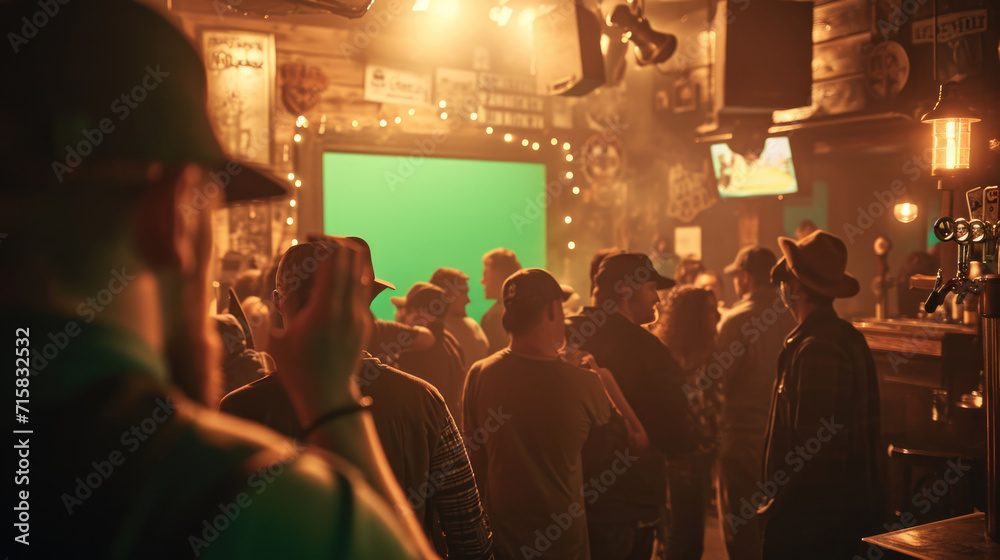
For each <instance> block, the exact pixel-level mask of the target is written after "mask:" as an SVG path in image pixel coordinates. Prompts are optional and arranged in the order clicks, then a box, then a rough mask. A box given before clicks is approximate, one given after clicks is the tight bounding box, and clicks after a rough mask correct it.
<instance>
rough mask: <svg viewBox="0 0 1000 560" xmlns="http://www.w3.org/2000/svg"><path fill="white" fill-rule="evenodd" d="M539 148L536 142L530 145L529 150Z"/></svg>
mask: <svg viewBox="0 0 1000 560" xmlns="http://www.w3.org/2000/svg"><path fill="white" fill-rule="evenodd" d="M540 147H541V146H539V145H538V142H532V143H531V149H532V150H537V149H538V148H540Z"/></svg>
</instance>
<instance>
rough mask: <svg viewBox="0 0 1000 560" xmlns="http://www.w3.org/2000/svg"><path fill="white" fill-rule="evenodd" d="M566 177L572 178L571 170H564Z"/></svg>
mask: <svg viewBox="0 0 1000 560" xmlns="http://www.w3.org/2000/svg"><path fill="white" fill-rule="evenodd" d="M566 178H567V179H572V178H573V172H572V171H567V172H566Z"/></svg>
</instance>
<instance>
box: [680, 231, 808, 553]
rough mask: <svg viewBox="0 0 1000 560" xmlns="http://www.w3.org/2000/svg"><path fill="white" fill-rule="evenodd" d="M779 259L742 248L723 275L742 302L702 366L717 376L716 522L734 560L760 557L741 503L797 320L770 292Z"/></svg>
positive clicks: (752, 519) (754, 475)
mask: <svg viewBox="0 0 1000 560" xmlns="http://www.w3.org/2000/svg"><path fill="white" fill-rule="evenodd" d="M777 260H778V259H777V257H775V256H774V253H773V252H771V250H770V249H767V248H764V247H744V248H742V249H740V251H739V253H737V255H736V259H735V260H734V261H733V262H732V264H730V265H729V266H727V267H726V268H725V269H724V272H725V273H726V274H727V275H729V276H732V278H733V286H734V287H735V288H736V294H737V296H738V297H739V298H740V300H739V301H738V302H736V304H735V305H733V307H732V309H730V310H729V312H728V313H726V314H725V315H723V316H722V320H720V321H719V336H718V338H717V339H716V345H717V347H718V351H717V352H716V354H715V356H716V358H715V359H714V362H715V363H716V364H717V365H716V366H711V365H709V366H708V368H709V369H711V368H719V369H720V370H721V375H717V376H715V378H714V379H711V382H712V383H718V384H719V386H718V387H717V389H721V392H722V401H723V403H724V404H723V410H722V418H721V420H720V422H719V455H718V468H717V469H716V472H717V477H718V478H717V480H718V485H717V489H718V504H719V522H720V524H721V526H722V534H723V535H724V537H725V542H726V550H727V551H728V553H729V557H730V558H731V559H732V560H750V559H758V558H760V552H761V541H760V523H759V522H758V518H757V516H756V515H752V513H753V512H752V509H753V506H749V505H746V504H749V503H750V500H751V499H752V498H753V494H754V493H755V492H757V491H758V490H759V488H758V487H757V483H758V482H760V479H761V476H760V466H761V463H762V461H763V459H764V435H765V433H766V431H767V415H768V411H769V410H770V404H771V391H772V389H773V388H774V379H775V377H776V372H777V368H778V354H779V353H780V352H781V348H782V344H783V343H784V342H785V337H786V336H787V335H788V333H789V332H791V331H792V329H793V328H795V318H794V317H792V314H791V313H790V312H789V310H788V308H787V307H785V304H784V303H783V302H782V300H781V297H780V296H779V295H778V291H777V290H776V289H774V287H772V286H771V269H772V268H774V264H775V263H776V262H777ZM698 388H699V389H707V388H708V387H705V386H699V387H698ZM741 510H742V511H741ZM747 511H750V513H751V515H745V514H746V513H747Z"/></svg>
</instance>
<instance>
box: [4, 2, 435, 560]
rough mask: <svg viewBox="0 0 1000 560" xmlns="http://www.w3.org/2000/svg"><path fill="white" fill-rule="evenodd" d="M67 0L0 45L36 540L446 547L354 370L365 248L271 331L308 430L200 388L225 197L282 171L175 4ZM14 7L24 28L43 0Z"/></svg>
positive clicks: (254, 192)
mask: <svg viewBox="0 0 1000 560" xmlns="http://www.w3.org/2000/svg"><path fill="white" fill-rule="evenodd" d="M58 9H59V13H58V14H57V15H55V16H51V17H49V18H48V23H47V25H46V26H45V27H44V28H43V29H40V30H38V31H37V33H36V34H34V35H32V36H30V39H28V40H27V41H26V42H20V43H18V45H17V47H16V48H13V49H10V50H5V54H3V55H0V57H2V64H0V68H3V69H4V71H5V72H7V73H8V81H10V82H17V83H19V84H20V85H19V87H17V88H4V89H3V93H2V94H0V95H2V98H0V101H2V104H0V107H2V109H0V110H2V111H3V113H2V116H0V129H2V130H3V134H2V135H0V173H2V174H3V177H2V180H0V230H3V231H4V233H5V234H7V237H5V238H4V239H3V242H2V244H0V283H2V288H3V289H2V290H0V294H2V295H0V298H2V299H0V308H2V309H0V317H2V319H0V321H2V323H3V327H4V328H3V331H4V332H7V333H10V334H12V335H14V336H16V337H17V338H18V339H21V340H23V341H24V342H23V343H22V342H18V343H16V344H17V347H19V348H27V349H28V352H27V353H25V354H24V355H23V357H24V358H25V361H27V362H28V363H30V368H29V367H21V368H19V369H18V370H17V372H16V374H17V375H18V379H19V380H22V379H23V380H24V383H23V385H22V383H21V382H20V381H19V382H18V385H22V386H23V387H24V388H25V389H26V391H25V393H24V397H23V398H24V399H27V400H29V401H30V402H29V403H28V404H29V405H30V406H27V407H26V408H27V411H26V412H25V414H24V422H23V423H22V424H21V425H20V427H21V428H23V429H24V430H31V432H30V433H27V434H23V437H24V439H23V440H22V442H23V443H24V447H25V448H30V454H29V457H30V461H31V464H30V487H29V486H28V482H27V480H26V481H25V482H24V483H23V485H19V488H18V489H19V490H20V491H21V493H20V496H21V499H22V500H24V501H26V502H28V503H29V504H28V505H29V511H30V526H29V527H27V528H26V530H25V531H24V534H25V539H24V540H25V543H24V544H25V545H26V546H25V549H24V552H29V553H30V554H31V555H32V556H33V557H38V558H60V557H71V556H72V557H87V558H111V557H117V558H184V557H192V556H201V557H207V558H212V557H241V558H373V559H376V558H379V559H380V558H416V557H421V558H432V557H434V554H433V552H431V551H430V549H429V546H428V544H427V542H426V539H424V537H423V536H422V534H421V533H420V531H419V528H418V527H417V526H416V523H415V522H414V520H413V517H412V514H410V513H409V508H406V507H405V504H404V498H403V496H402V492H401V491H400V489H399V487H398V485H396V483H395V481H394V480H393V479H392V474H391V472H390V471H389V468H388V467H387V465H386V461H385V457H384V456H383V454H382V451H381V449H380V448H379V447H378V444H377V440H376V439H375V437H374V436H373V434H374V428H373V426H372V422H371V419H370V418H369V417H368V413H367V412H365V407H364V406H363V403H362V402H360V401H359V399H360V395H359V394H358V390H357V387H356V386H355V385H354V384H352V383H351V381H350V377H351V374H352V373H353V372H354V371H355V369H356V368H357V367H358V363H359V359H360V349H361V347H362V344H363V343H364V341H365V339H366V337H367V335H368V333H369V331H370V329H371V325H370V322H369V320H368V319H367V317H368V315H367V310H366V309H365V303H366V301H367V300H366V293H367V291H368V290H370V283H371V282H370V279H368V280H365V281H358V280H356V279H358V278H361V274H359V273H357V272H356V270H357V269H358V268H359V267H360V257H359V254H358V252H357V251H354V250H344V251H340V252H338V253H337V254H335V255H331V256H330V257H329V259H328V260H327V261H326V262H324V263H321V265H320V266H319V268H318V270H317V272H316V273H317V286H318V289H317V290H316V291H315V293H314V296H315V297H314V298H311V299H310V300H309V301H308V303H307V304H306V305H305V309H304V311H303V312H302V313H301V314H300V315H299V316H298V317H296V320H295V321H293V322H290V323H288V324H286V325H285V327H286V329H285V333H284V334H283V335H282V334H276V335H275V336H274V337H272V341H271V344H270V347H269V351H270V352H271V354H272V355H273V356H274V358H275V360H276V361H277V362H278V363H280V364H281V367H282V370H283V378H284V379H285V380H286V382H287V386H286V388H287V390H288V392H289V395H290V396H291V398H292V401H293V403H294V406H295V410H296V413H297V414H298V419H299V423H300V425H301V426H303V427H304V428H305V429H304V430H303V439H308V441H309V443H310V444H311V445H310V446H309V447H304V446H296V445H294V444H292V442H291V441H289V440H287V439H284V438H282V437H279V436H278V435H277V434H275V433H274V432H271V431H269V430H265V429H262V428H259V427H257V426H255V425H253V424H251V423H248V422H243V421H240V420H237V419H235V418H233V417H230V416H225V415H222V414H219V413H217V412H213V411H211V410H209V409H207V408H205V406H203V405H204V403H207V402H214V401H215V399H216V398H217V391H218V387H219V385H218V380H219V372H218V365H217V364H218V360H217V359H216V352H217V348H216V347H217V345H218V336H217V335H216V334H215V333H214V328H213V327H212V326H211V325H210V323H209V318H208V309H207V308H208V305H207V304H208V297H207V289H206V288H207V286H208V283H207V281H208V263H209V254H210V250H211V229H210V223H211V222H210V212H211V210H212V209H213V208H215V207H218V206H220V205H221V204H222V203H223V201H224V200H226V201H234V200H244V199H250V198H262V197H267V196H275V195H280V194H281V193H282V189H281V188H280V187H278V186H277V185H276V184H274V183H272V182H271V181H269V180H267V179H265V178H264V177H263V176H261V175H259V174H258V173H256V172H255V171H253V170H252V169H250V168H248V167H246V166H243V165H240V164H239V163H237V162H235V161H227V160H226V158H225V156H224V154H223V152H222V150H221V148H220V147H219V144H218V142H217V140H216V139H215V138H214V136H213V135H212V132H211V126H210V124H209V120H208V116H207V114H206V112H205V71H204V67H203V65H202V63H201V60H200V59H199V57H198V55H197V53H196V51H195V50H194V48H193V47H192V46H191V45H190V44H189V43H188V42H187V40H186V39H185V38H184V36H183V35H181V33H180V32H179V31H177V30H176V29H175V28H174V27H173V26H171V25H170V23H169V22H167V21H166V20H164V19H163V18H162V17H160V16H158V15H157V14H155V13H154V12H152V11H151V10H150V9H148V8H146V7H144V6H142V5H140V4H137V3H132V2H123V1H112V0H108V1H104V2H86V3H70V4H65V5H59V7H58ZM0 10H2V11H0V21H3V22H5V23H6V25H5V27H6V28H8V29H14V28H15V27H17V28H20V27H21V25H22V24H21V22H22V21H23V20H24V18H32V17H33V16H32V15H33V14H37V13H38V12H37V11H38V10H39V4H38V3H36V2H11V3H6V4H4V5H3V7H2V8H0ZM67 83H70V84H81V87H77V88H68V87H66V84H67ZM140 98H141V101H140ZM116 109H121V110H116ZM334 263H336V267H334V266H333V265H334ZM29 386H30V387H29ZM29 388H30V394H29V391H28V390H27V389H29ZM28 411H30V412H28ZM321 448H325V449H326V450H332V451H335V452H336V453H337V454H338V455H340V457H341V459H339V460H338V459H335V458H334V457H333V456H332V454H329V453H326V452H324V451H323V450H322V449H321ZM22 456H23V455H22ZM345 461H346V462H347V463H349V464H350V465H352V466H351V467H345V466H339V467H335V466H334V464H338V465H343V463H344V462H345ZM362 477H364V478H365V479H367V482H366V481H365V480H364V479H363V478H362ZM15 484H18V483H17V482H15ZM29 537H30V543H29V542H28V540H29ZM13 546H15V547H20V546H22V545H21V544H17V543H15V544H14V545H13ZM28 546H30V548H28Z"/></svg>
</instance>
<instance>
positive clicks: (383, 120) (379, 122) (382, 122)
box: [378, 119, 389, 128]
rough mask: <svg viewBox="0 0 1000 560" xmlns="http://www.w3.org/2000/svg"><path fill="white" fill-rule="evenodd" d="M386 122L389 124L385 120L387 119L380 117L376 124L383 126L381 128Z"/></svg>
mask: <svg viewBox="0 0 1000 560" xmlns="http://www.w3.org/2000/svg"><path fill="white" fill-rule="evenodd" d="M387 124H389V123H388V122H387V121H386V120H385V119H382V120H380V121H378V125H379V126H381V127H383V128H384V127H385V125H387Z"/></svg>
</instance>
